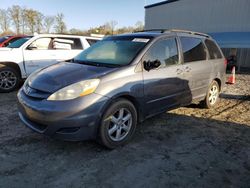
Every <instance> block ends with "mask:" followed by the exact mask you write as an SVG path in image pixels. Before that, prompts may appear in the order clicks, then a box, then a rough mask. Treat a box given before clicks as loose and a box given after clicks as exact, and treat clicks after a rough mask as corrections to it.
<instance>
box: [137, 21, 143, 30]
mask: <svg viewBox="0 0 250 188" xmlns="http://www.w3.org/2000/svg"><path fill="white" fill-rule="evenodd" d="M143 29H144V25H143V22H142V21H138V22H136V24H135V30H136V31H142V30H143Z"/></svg>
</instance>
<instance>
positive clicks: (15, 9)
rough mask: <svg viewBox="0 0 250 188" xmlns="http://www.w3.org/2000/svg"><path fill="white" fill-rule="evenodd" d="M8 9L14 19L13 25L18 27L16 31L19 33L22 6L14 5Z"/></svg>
mask: <svg viewBox="0 0 250 188" xmlns="http://www.w3.org/2000/svg"><path fill="white" fill-rule="evenodd" d="M8 11H9V14H10V17H11V19H12V22H13V25H14V27H15V29H16V33H17V34H19V33H20V28H21V19H22V18H21V17H22V14H21V13H22V8H21V7H20V6H18V5H13V6H12V7H11V8H9V9H8Z"/></svg>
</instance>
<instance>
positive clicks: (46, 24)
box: [44, 16, 55, 33]
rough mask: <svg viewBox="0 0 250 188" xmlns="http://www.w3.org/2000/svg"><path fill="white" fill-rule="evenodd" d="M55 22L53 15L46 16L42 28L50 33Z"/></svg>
mask: <svg viewBox="0 0 250 188" xmlns="http://www.w3.org/2000/svg"><path fill="white" fill-rule="evenodd" d="M54 23H55V18H54V17H53V16H46V17H45V18H44V29H45V32H46V33H50V30H51V28H52V26H53V24H54Z"/></svg>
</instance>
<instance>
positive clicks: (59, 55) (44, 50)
mask: <svg viewBox="0 0 250 188" xmlns="http://www.w3.org/2000/svg"><path fill="white" fill-rule="evenodd" d="M99 40H101V38H96V37H85V36H74V35H57V34H41V35H37V36H34V37H32V38H30V37H25V38H22V39H19V40H17V41H15V42H13V43H12V44H10V45H9V46H8V48H0V92H10V91H13V90H15V89H16V88H17V87H18V86H19V85H20V82H21V80H22V79H25V78H27V77H28V76H29V75H30V74H31V73H32V72H34V71H35V70H38V69H41V68H43V67H46V66H49V65H52V64H55V63H57V62H60V61H64V60H68V59H71V58H73V57H75V56H76V55H77V54H79V53H80V52H81V51H82V50H84V49H87V48H88V47H89V46H90V44H93V43H94V42H96V41H99Z"/></svg>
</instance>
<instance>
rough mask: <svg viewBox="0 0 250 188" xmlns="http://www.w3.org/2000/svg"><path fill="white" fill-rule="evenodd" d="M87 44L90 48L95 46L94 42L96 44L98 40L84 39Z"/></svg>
mask: <svg viewBox="0 0 250 188" xmlns="http://www.w3.org/2000/svg"><path fill="white" fill-rule="evenodd" d="M86 40H87V42H88V43H89V45H90V46H92V45H93V44H95V43H96V42H98V41H99V40H96V39H86Z"/></svg>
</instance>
